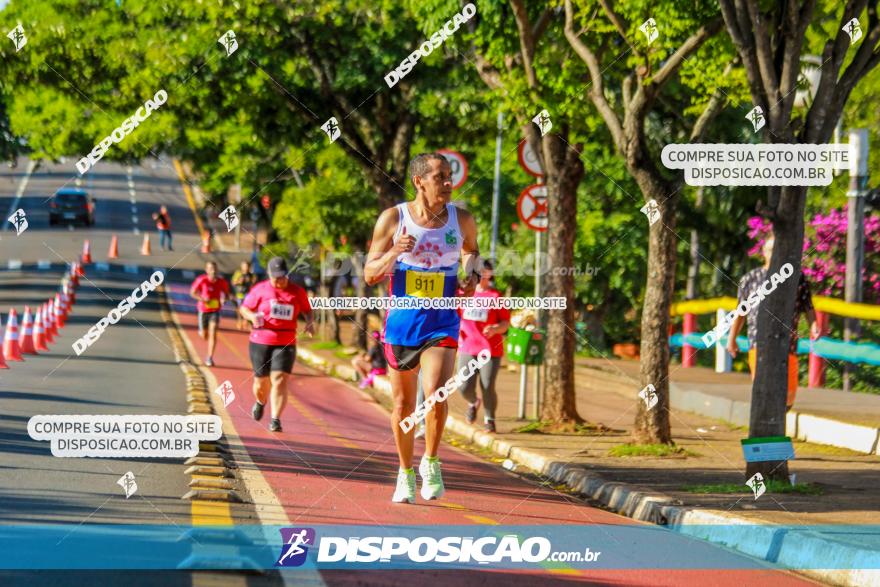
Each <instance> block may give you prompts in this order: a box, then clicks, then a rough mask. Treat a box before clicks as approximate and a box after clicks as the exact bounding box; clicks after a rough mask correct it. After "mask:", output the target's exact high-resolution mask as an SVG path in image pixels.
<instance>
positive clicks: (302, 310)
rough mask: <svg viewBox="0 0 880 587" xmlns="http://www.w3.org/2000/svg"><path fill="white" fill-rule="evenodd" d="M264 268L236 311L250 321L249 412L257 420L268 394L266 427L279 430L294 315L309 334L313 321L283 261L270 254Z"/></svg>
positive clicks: (293, 354) (291, 352) (292, 355)
mask: <svg viewBox="0 0 880 587" xmlns="http://www.w3.org/2000/svg"><path fill="white" fill-rule="evenodd" d="M267 272H268V274H269V279H267V280H265V281H261V282H260V283H258V284H256V285H255V286H254V287H252V288H251V290H250V291H249V292H248V294H247V296H246V297H245V298H244V301H243V302H242V304H241V307H240V308H239V312H241V315H242V316H244V318H245V319H246V320H249V321H250V323H251V324H252V325H253V330H251V336H250V339H249V340H250V343H249V345H248V351H249V354H250V357H251V365H252V366H253V369H254V397H255V398H256V402H254V407H253V409H252V410H251V412H252V414H253V416H254V420H257V421H259V420H261V419H262V418H263V408H264V407H265V406H266V399H267V396H269V399H271V401H272V406H271V408H272V422H271V423H270V424H269V430H271V431H272V432H281V412H282V411H284V406H285V405H287V378H288V375H290V373H291V372H292V371H293V362H294V360H295V359H296V318H297V315H299V314H302V315H303V316H304V317H305V319H306V333H307V334H308V335H309V336H313V335H314V334H315V325H314V322H313V320H312V305H311V303H309V297H308V296H307V295H306V290H304V289H303V288H301V287H300V286H298V285H296V284H295V283H292V282H291V281H290V280H289V279H288V278H287V274H288V269H287V262H286V261H285V260H284V259H282V258H281V257H273V258H272V259H271V260H270V261H269V266H268V268H267ZM270 386H271V395H270V394H269V391H270Z"/></svg>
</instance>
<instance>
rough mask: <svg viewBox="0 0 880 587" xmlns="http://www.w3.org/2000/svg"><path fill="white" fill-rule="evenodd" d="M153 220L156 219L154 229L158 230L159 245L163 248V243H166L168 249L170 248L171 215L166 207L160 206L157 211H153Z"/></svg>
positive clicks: (170, 249)
mask: <svg viewBox="0 0 880 587" xmlns="http://www.w3.org/2000/svg"><path fill="white" fill-rule="evenodd" d="M153 220H155V221H156V229H157V230H158V231H159V246H160V247H161V248H162V250H163V251H164V250H165V243H166V241H167V243H168V250H169V251H173V250H174V249H172V248H171V216H170V215H169V214H168V208H166V207H165V206H161V207H160V208H159V211H158V212H154V213H153Z"/></svg>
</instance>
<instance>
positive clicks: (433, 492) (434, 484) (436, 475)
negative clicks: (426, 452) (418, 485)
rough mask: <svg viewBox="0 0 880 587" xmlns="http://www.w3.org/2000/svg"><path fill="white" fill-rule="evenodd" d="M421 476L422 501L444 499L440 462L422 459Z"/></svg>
mask: <svg viewBox="0 0 880 587" xmlns="http://www.w3.org/2000/svg"><path fill="white" fill-rule="evenodd" d="M419 475H420V476H421V477H422V491H421V493H422V499H425V500H431V499H438V498H440V497H443V494H444V493H445V491H446V489H445V488H444V487H443V475H441V474H440V460H439V459H438V460H435V461H433V462H432V461H429V460H428V459H427V457H422V462H421V463H419Z"/></svg>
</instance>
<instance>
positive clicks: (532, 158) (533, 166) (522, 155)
mask: <svg viewBox="0 0 880 587" xmlns="http://www.w3.org/2000/svg"><path fill="white" fill-rule="evenodd" d="M517 158H518V159H519V165H520V167H522V168H523V169H524V170H525V172H526V173H528V174H529V175H533V176H535V177H544V170H543V169H541V162H540V161H538V156H537V155H536V154H535V152H534V151H533V150H532V148H531V147H530V146H529V142H528V141H527V140H525V139H523V140H521V141H520V142H519V149H517Z"/></svg>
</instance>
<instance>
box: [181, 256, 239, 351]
mask: <svg viewBox="0 0 880 587" xmlns="http://www.w3.org/2000/svg"><path fill="white" fill-rule="evenodd" d="M189 295H190V296H191V297H192V298H193V299H196V300H198V304H197V308H198V310H199V336H200V337H202V340H205V338H207V339H208V356H207V357H206V358H205V365H207V366H208V367H213V366H214V347H216V346H217V329H218V328H219V327H220V310H221V309H222V308H223V303H224V302H225V301H226V300H228V299H229V295H230V294H229V283H228V282H227V281H226V280H225V279H223V278H222V277H220V276H219V275H217V263H215V262H214V261H208V262H207V263H205V273H204V274H202V275H199V276H198V277H196V279H195V281H193V282H192V286H191V287H190V289H189Z"/></svg>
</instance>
